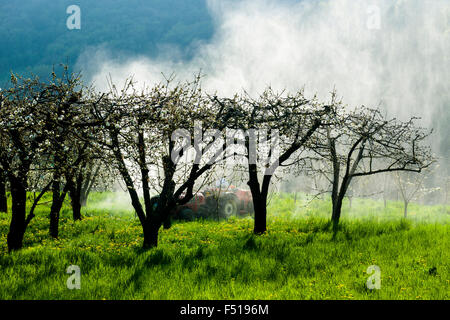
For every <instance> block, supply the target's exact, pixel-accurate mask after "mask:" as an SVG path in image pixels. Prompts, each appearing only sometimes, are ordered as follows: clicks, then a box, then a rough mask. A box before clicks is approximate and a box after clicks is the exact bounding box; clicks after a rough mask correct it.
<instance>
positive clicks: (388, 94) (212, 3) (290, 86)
mask: <svg viewBox="0 0 450 320" xmlns="http://www.w3.org/2000/svg"><path fill="white" fill-rule="evenodd" d="M207 5H208V8H209V12H210V14H211V16H212V17H213V21H214V25H215V33H214V35H213V37H212V38H211V39H210V40H208V41H207V42H205V41H203V42H196V43H193V44H192V46H191V48H189V50H192V49H194V52H196V53H195V54H194V56H193V57H192V59H190V60H188V61H185V60H181V59H179V58H178V57H179V56H180V55H179V54H178V53H179V50H180V49H179V48H176V47H174V46H167V47H166V49H165V50H162V52H161V54H160V55H159V56H158V57H156V58H150V57H148V56H145V55H143V56H140V57H136V56H133V57H129V58H127V59H125V60H123V59H121V60H117V59H115V54H114V52H110V51H107V50H104V49H102V48H97V49H90V51H87V52H85V53H84V54H82V55H81V57H80V58H79V60H78V62H77V66H78V67H80V68H81V69H83V70H84V72H85V74H87V78H88V80H89V81H92V82H93V83H94V85H95V86H96V87H97V88H98V89H99V90H103V89H105V88H106V87H107V78H108V76H109V75H111V77H112V79H113V81H114V82H115V83H116V84H119V85H120V84H121V83H122V82H123V81H124V80H125V78H127V77H129V76H133V77H134V80H135V81H137V82H138V83H140V84H147V85H148V84H152V83H155V82H158V81H160V80H161V79H162V78H161V73H164V74H166V75H170V74H172V73H175V74H176V76H177V79H179V80H184V79H192V77H193V75H194V74H195V73H198V72H199V71H200V70H201V72H202V73H203V74H204V78H203V87H204V88H205V89H206V90H208V91H210V92H217V93H218V94H219V95H232V94H233V93H235V92H239V91H242V90H246V91H247V92H249V93H250V94H252V95H257V94H259V93H261V92H262V91H263V90H264V88H266V87H267V86H269V85H270V86H272V87H273V88H274V89H276V90H283V89H286V90H287V91H291V92H292V91H297V90H299V89H301V88H304V89H305V92H306V94H307V95H313V94H317V95H318V96H319V98H321V99H322V100H327V99H329V97H330V92H331V91H332V90H334V89H336V90H337V93H338V95H339V96H340V97H342V98H343V101H344V103H347V104H348V105H349V106H353V107H357V106H361V105H366V106H372V107H374V106H381V107H382V108H383V109H384V110H386V113H387V114H388V115H389V116H395V117H399V118H400V119H402V120H405V119H406V118H408V117H410V116H412V115H414V116H419V117H422V118H423V120H422V121H423V125H425V126H428V125H430V124H431V121H432V119H433V117H434V116H435V115H436V113H437V112H439V110H442V108H443V106H446V105H448V101H450V100H449V99H450V88H449V85H448V84H449V83H450V81H449V80H450V79H449V77H450V56H449V53H450V1H448V0H303V1H299V2H296V1H286V0H285V1H283V0H282V1H272V0H243V1H233V0H207ZM119 61H120V62H119Z"/></svg>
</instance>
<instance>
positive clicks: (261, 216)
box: [253, 194, 267, 234]
mask: <svg viewBox="0 0 450 320" xmlns="http://www.w3.org/2000/svg"><path fill="white" fill-rule="evenodd" d="M266 199H267V197H265V196H264V195H262V194H258V195H256V197H255V196H253V208H254V211H255V226H254V229H253V233H255V234H263V233H264V232H266V231H267V206H266Z"/></svg>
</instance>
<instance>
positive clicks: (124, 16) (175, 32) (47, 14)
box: [0, 0, 213, 87]
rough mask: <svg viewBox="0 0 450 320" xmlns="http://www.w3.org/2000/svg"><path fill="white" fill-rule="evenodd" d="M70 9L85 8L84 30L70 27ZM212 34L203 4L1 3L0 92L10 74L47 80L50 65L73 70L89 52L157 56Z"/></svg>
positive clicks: (176, 0) (113, 0) (112, 0)
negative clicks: (92, 49) (163, 48)
mask: <svg viewBox="0 0 450 320" xmlns="http://www.w3.org/2000/svg"><path fill="white" fill-rule="evenodd" d="M70 5H78V6H79V7H80V9H81V21H82V24H81V29H80V30H69V29H68V28H67V27H66V20H67V18H68V17H69V14H67V13H66V9H67V7H69V6H70ZM212 32H213V26H212V21H211V17H210V15H209V13H208V10H207V7H206V2H205V1H204V0H151V1H145V0H127V1H120V0H96V1H89V0H78V1H76V2H74V1H72V0H70V1H69V0H60V1H50V0H25V1H1V2H0V39H1V40H0V44H1V45H0V48H1V50H0V84H1V85H0V87H1V86H3V85H5V82H6V81H7V79H8V78H9V72H10V71H11V70H12V71H14V72H18V73H21V74H23V73H29V72H32V73H35V74H37V75H41V76H44V75H48V74H49V71H50V70H51V68H52V65H55V64H59V63H61V62H63V63H68V64H69V65H71V66H73V65H74V64H75V63H76V60H77V58H78V56H79V55H80V53H82V52H83V51H84V50H86V49H87V48H89V47H98V46H102V47H104V48H107V49H111V50H115V51H119V52H121V53H123V54H124V55H134V54H135V55H138V54H145V55H148V56H154V55H156V54H157V53H158V48H159V47H161V45H165V44H172V45H173V44H175V45H177V46H178V47H181V48H187V47H188V46H189V44H190V43H192V41H195V40H204V39H208V38H209V37H210V36H211V35H212ZM185 51H186V52H185V53H184V54H186V56H188V55H189V54H190V53H189V51H188V50H185Z"/></svg>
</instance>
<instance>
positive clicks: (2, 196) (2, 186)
mask: <svg viewBox="0 0 450 320" xmlns="http://www.w3.org/2000/svg"><path fill="white" fill-rule="evenodd" d="M0 212H8V198H7V197H6V177H5V176H4V175H3V174H2V173H1V172H0Z"/></svg>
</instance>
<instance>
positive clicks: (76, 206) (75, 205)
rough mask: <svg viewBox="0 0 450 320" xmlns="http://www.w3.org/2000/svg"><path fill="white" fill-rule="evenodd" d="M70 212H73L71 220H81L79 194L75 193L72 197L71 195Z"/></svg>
mask: <svg viewBox="0 0 450 320" xmlns="http://www.w3.org/2000/svg"><path fill="white" fill-rule="evenodd" d="M71 200H72V213H73V220H74V221H81V219H82V216H81V201H80V195H79V194H75V195H74V197H72V199H71Z"/></svg>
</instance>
